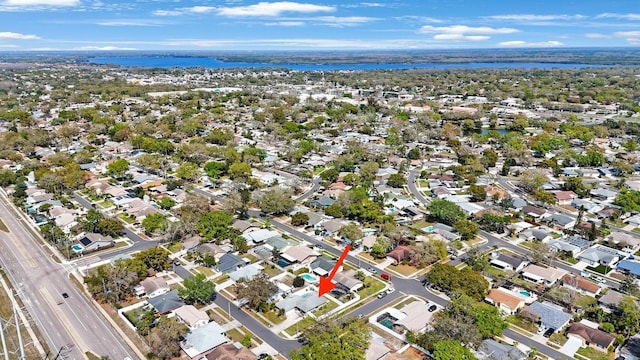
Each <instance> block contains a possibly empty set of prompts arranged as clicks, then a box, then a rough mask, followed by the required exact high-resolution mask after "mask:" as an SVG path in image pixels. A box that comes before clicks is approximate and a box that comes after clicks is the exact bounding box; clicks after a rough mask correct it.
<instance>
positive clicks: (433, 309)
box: [427, 304, 438, 312]
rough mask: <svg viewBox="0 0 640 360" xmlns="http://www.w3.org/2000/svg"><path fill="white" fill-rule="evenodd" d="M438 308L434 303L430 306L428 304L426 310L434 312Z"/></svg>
mask: <svg viewBox="0 0 640 360" xmlns="http://www.w3.org/2000/svg"><path fill="white" fill-rule="evenodd" d="M437 309H438V307H437V306H436V304H432V305H431V306H429V308H428V309H427V310H429V312H434V311H436V310H437Z"/></svg>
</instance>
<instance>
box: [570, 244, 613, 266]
mask: <svg viewBox="0 0 640 360" xmlns="http://www.w3.org/2000/svg"><path fill="white" fill-rule="evenodd" d="M577 259H578V260H580V261H583V262H586V263H587V264H589V265H590V266H594V267H595V266H598V265H603V266H606V267H609V268H610V267H612V266H614V265H615V264H616V263H617V262H618V261H619V260H620V254H619V252H618V250H616V249H612V248H610V247H606V246H604V245H596V246H593V247H590V248H588V249H586V250H585V251H583V252H582V253H580V254H579V255H578V257H577Z"/></svg>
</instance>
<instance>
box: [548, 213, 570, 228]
mask: <svg viewBox="0 0 640 360" xmlns="http://www.w3.org/2000/svg"><path fill="white" fill-rule="evenodd" d="M550 222H552V223H554V224H556V225H557V226H558V227H560V228H562V229H570V228H572V227H573V226H574V225H575V224H576V219H574V218H572V217H571V216H568V215H564V214H553V215H551V218H550Z"/></svg>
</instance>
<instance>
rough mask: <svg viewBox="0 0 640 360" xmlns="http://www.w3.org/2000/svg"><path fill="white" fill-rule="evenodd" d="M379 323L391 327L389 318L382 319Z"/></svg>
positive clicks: (391, 322) (391, 323)
mask: <svg viewBox="0 0 640 360" xmlns="http://www.w3.org/2000/svg"><path fill="white" fill-rule="evenodd" d="M380 325H382V326H384V327H386V328H389V329H393V321H391V319H389V318H387V319H384V320H380Z"/></svg>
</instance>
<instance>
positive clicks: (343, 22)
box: [309, 16, 377, 27]
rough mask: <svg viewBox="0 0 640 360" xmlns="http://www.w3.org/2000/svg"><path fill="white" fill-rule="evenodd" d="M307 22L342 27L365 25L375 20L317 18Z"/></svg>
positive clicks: (358, 17)
mask: <svg viewBox="0 0 640 360" xmlns="http://www.w3.org/2000/svg"><path fill="white" fill-rule="evenodd" d="M309 20H312V21H315V22H318V23H319V24H320V25H328V26H335V27H344V26H355V25H360V24H365V23H368V22H371V21H375V20H377V19H376V18H371V17H365V16H318V17H314V18H311V19H309Z"/></svg>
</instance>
